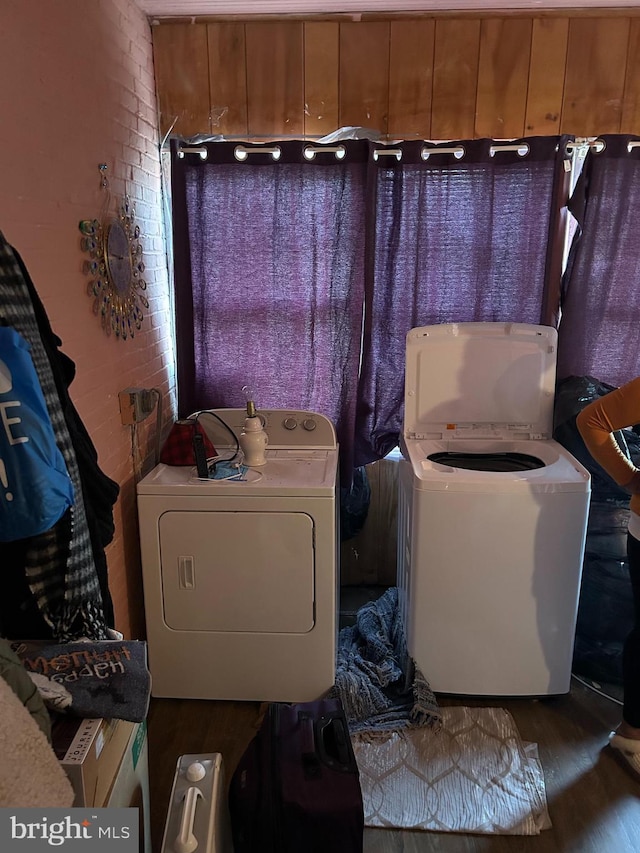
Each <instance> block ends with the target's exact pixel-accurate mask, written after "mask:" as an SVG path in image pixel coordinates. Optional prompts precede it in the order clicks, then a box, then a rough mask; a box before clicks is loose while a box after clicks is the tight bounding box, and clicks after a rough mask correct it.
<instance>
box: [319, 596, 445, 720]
mask: <svg viewBox="0 0 640 853" xmlns="http://www.w3.org/2000/svg"><path fill="white" fill-rule="evenodd" d="M331 695H333V696H338V697H339V698H340V699H341V701H342V705H343V707H344V710H345V713H346V715H347V720H348V723H349V730H350V731H351V732H352V733H354V732H362V731H374V732H375V731H379V732H382V731H389V730H394V729H401V728H405V727H408V726H433V727H438V726H439V724H440V720H441V714H440V708H439V707H438V703H437V701H436V698H435V696H434V695H433V691H432V690H431V688H430V686H429V683H428V681H427V679H426V678H425V677H424V675H423V674H422V672H420V669H419V668H418V667H417V666H416V664H415V661H414V660H413V659H412V658H411V657H410V655H409V654H408V652H407V647H406V641H405V636H404V629H403V624H402V619H401V614H400V611H399V606H398V589H397V587H391V588H390V589H388V590H387V591H386V592H385V593H384V594H383V595H382V596H381V597H380V598H378V599H377V600H376V601H371V602H369V603H368V604H365V605H364V607H361V608H360V609H359V610H358V612H357V614H356V624H355V625H354V626H350V627H347V628H343V629H342V630H341V631H340V633H339V637H338V653H337V661H336V680H335V685H334V687H333V690H332V691H331Z"/></svg>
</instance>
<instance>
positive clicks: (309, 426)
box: [302, 418, 317, 432]
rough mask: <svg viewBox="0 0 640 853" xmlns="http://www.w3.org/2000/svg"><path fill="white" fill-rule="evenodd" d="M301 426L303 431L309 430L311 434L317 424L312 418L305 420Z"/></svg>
mask: <svg viewBox="0 0 640 853" xmlns="http://www.w3.org/2000/svg"><path fill="white" fill-rule="evenodd" d="M302 426H303V427H304V428H305V429H307V430H309V432H311V431H312V430H314V429H315V428H316V426H317V424H316V422H315V421H314V420H313V419H312V418H306V419H305V420H304V421H302Z"/></svg>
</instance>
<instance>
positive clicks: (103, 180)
mask: <svg viewBox="0 0 640 853" xmlns="http://www.w3.org/2000/svg"><path fill="white" fill-rule="evenodd" d="M98 169H100V186H101V187H102V189H107V187H108V186H109V179H108V178H107V164H106V163H98Z"/></svg>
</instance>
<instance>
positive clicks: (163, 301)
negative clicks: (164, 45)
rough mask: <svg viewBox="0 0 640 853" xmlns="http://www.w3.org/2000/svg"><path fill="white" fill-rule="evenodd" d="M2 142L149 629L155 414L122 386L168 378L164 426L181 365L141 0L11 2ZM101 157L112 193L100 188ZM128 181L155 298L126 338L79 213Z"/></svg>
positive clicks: (121, 582) (18, 227)
mask: <svg viewBox="0 0 640 853" xmlns="http://www.w3.org/2000/svg"><path fill="white" fill-rule="evenodd" d="M0 150H1V151H2V157H1V158H0V231H2V232H3V233H4V235H5V237H6V238H7V240H8V241H9V242H10V243H11V244H12V245H13V246H14V247H15V248H16V249H17V250H18V251H19V252H20V254H21V255H22V257H23V259H24V261H25V263H26V266H27V269H28V270H29V273H30V275H31V278H32V279H33V282H34V284H35V286H36V290H37V291H38V294H39V296H40V298H41V299H42V301H43V303H44V306H45V309H46V311H47V314H48V316H49V320H50V322H51V325H52V328H53V330H54V332H55V333H56V334H57V335H58V336H59V337H60V338H61V339H62V347H61V349H62V350H63V352H65V353H66V354H67V355H68V356H70V357H71V358H72V359H73V361H74V362H75V363H76V369H77V376H76V378H75V380H74V382H73V383H72V385H71V389H70V391H71V396H72V398H73V401H74V403H75V405H76V408H77V409H78V412H79V414H80V417H81V418H82V420H83V422H84V424H85V426H86V427H87V430H88V431H89V434H90V435H91V437H92V439H93V442H94V444H95V445H96V449H97V451H98V458H99V463H100V466H101V468H102V469H103V471H104V472H105V473H106V474H107V475H108V476H110V477H111V478H112V479H114V480H116V481H117V482H118V483H119V484H120V487H121V494H120V498H119V500H118V503H117V505H116V508H115V522H116V534H115V538H114V540H113V542H112V543H111V545H109V547H108V549H107V559H108V564H109V583H110V588H111V594H112V597H113V600H114V605H115V611H116V628H118V629H119V630H120V631H122V632H123V633H124V634H125V636H126V637H128V638H134V637H143V636H144V612H143V594H142V579H141V571H140V556H139V546H138V529H137V513H136V506H135V476H136V471H137V469H138V467H139V466H138V464H137V459H138V454H134V453H133V450H132V448H133V447H134V445H135V446H136V447H137V449H138V451H139V457H140V459H141V460H142V462H141V467H142V468H143V470H145V471H146V470H147V469H148V468H149V467H150V465H151V464H152V462H153V450H154V436H155V415H152V416H151V417H150V418H149V419H148V420H147V421H145V422H144V423H143V424H141V425H140V426H139V427H138V429H137V434H136V435H133V436H132V432H131V430H132V428H131V427H128V426H123V425H122V423H121V420H120V409H119V403H118V392H119V391H120V390H122V389H124V388H127V387H132V386H137V387H146V388H151V387H155V388H158V389H159V390H160V391H161V392H162V397H163V411H164V415H165V423H167V422H168V421H169V420H170V419H171V418H172V417H173V413H174V409H175V402H174V400H175V375H174V368H173V363H174V361H173V352H172V344H171V334H170V309H169V295H168V294H169V284H168V273H167V264H166V252H165V240H164V227H163V219H162V198H161V179H160V176H161V170H160V158H159V131H158V122H157V115H156V95H155V84H154V74H153V55H152V47H151V30H150V25H149V23H148V21H147V19H146V18H145V16H144V15H143V14H142V12H141V11H140V10H139V9H138V7H137V6H136V5H135V4H134V3H133V2H131V0H90V2H88V0H46V2H42V0H39V2H29V3H26V2H24V0H2V4H1V5H0ZM100 163H106V164H107V176H108V178H109V183H110V194H108V193H107V192H105V190H103V189H102V188H101V187H100V172H99V168H98V165H99V164H100ZM125 192H126V193H128V194H129V196H130V198H131V200H132V202H133V205H134V207H135V211H136V222H137V223H138V224H139V225H140V228H141V230H142V237H141V242H142V245H143V248H144V262H145V264H146V271H145V278H146V279H147V282H148V290H147V296H148V299H149V302H150V307H149V310H148V311H145V315H146V316H145V319H144V322H143V326H142V330H141V331H140V332H138V333H137V334H136V336H135V338H134V339H133V340H127V341H121V340H118V339H116V338H115V337H113V336H111V337H107V335H105V333H104V332H103V330H102V328H101V326H100V322H99V319H98V318H97V317H96V316H94V314H93V312H92V300H91V299H90V298H89V297H88V296H87V295H86V283H87V278H86V277H85V275H84V274H83V272H82V263H83V260H84V259H85V258H86V257H87V256H86V255H85V254H84V253H83V252H82V250H81V248H80V232H79V230H78V222H79V221H80V220H81V219H92V218H94V217H99V216H100V214H101V213H102V212H107V213H110V214H114V213H115V212H116V210H117V208H118V205H119V204H120V202H121V200H122V197H123V195H124V193H125ZM134 440H135V441H134ZM134 456H135V459H134Z"/></svg>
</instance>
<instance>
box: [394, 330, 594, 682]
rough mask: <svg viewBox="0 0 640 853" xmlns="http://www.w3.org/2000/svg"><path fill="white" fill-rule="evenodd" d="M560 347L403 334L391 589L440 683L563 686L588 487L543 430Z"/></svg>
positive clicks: (542, 333)
mask: <svg viewBox="0 0 640 853" xmlns="http://www.w3.org/2000/svg"><path fill="white" fill-rule="evenodd" d="M556 344H557V333H556V331H555V329H553V328H550V327H547V326H534V325H526V324H515V323H460V324H442V325H437V326H426V327H422V328H417V329H412V330H411V331H410V332H409V333H408V335H407V346H406V375H405V422H404V430H403V436H402V440H401V450H402V453H403V457H404V458H403V460H402V461H401V462H400V472H399V507H398V516H399V535H398V587H399V589H400V598H401V602H402V604H401V606H402V608H403V613H404V621H405V628H406V633H407V643H408V648H409V651H410V653H411V655H412V656H413V657H414V658H415V660H416V661H417V663H418V664H419V666H420V668H421V669H422V671H423V672H424V674H425V676H426V677H427V679H428V680H429V682H430V683H431V686H432V688H433V689H434V691H436V692H440V693H447V694H463V695H473V696H525V695H526V696H542V695H549V694H561V693H566V692H568V690H569V686H570V678H571V664H572V656H573V645H574V636H575V625H576V616H577V607H578V599H579V594H580V580H581V574H582V560H583V556H584V545H585V535H586V527H587V517H588V509H589V498H590V490H591V487H590V476H589V473H588V471H587V470H586V469H585V468H584V467H583V466H582V465H580V463H579V462H578V461H577V460H576V459H575V458H574V457H573V456H572V455H571V454H570V453H569V452H568V451H567V450H565V448H563V447H562V446H561V445H560V444H558V443H557V442H556V441H554V440H553V439H552V437H551V436H552V428H553V404H554V393H555V375H556V349H557V346H556Z"/></svg>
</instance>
